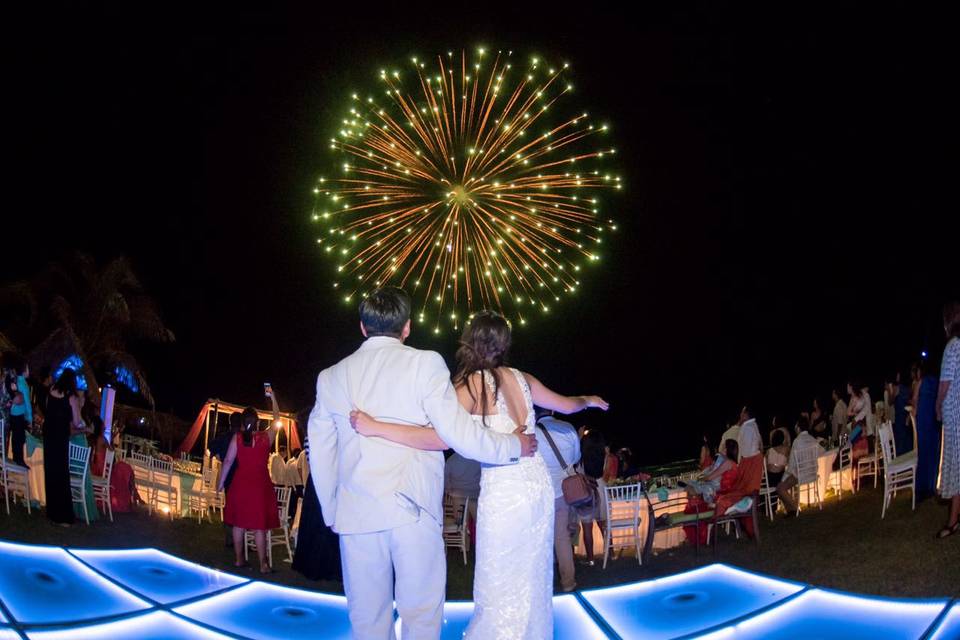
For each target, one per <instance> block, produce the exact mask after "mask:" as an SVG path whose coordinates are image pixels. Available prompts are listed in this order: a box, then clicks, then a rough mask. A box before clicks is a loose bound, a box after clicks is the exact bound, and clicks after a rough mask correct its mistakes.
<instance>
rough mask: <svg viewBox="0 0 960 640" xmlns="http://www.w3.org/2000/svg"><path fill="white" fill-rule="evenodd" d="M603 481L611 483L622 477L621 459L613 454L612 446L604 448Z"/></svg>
mask: <svg viewBox="0 0 960 640" xmlns="http://www.w3.org/2000/svg"><path fill="white" fill-rule="evenodd" d="M603 452H604V461H603V481H604V482H611V481H612V480H616V479H617V478H618V477H620V459H619V458H618V457H617V454H615V453H613V451H612V450H611V449H610V445H607V446H606V447H604V450H603Z"/></svg>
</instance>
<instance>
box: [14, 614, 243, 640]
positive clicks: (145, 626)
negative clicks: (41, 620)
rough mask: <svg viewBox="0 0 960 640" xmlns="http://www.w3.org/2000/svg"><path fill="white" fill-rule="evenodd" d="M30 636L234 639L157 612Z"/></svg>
mask: <svg viewBox="0 0 960 640" xmlns="http://www.w3.org/2000/svg"><path fill="white" fill-rule="evenodd" d="M27 637H28V638H29V639H30V640H100V639H101V638H129V639H131V640H132V639H133V638H136V640H227V639H228V638H230V636H225V635H223V634H222V633H215V632H213V631H209V630H207V629H204V628H203V627H199V626H197V625H195V624H192V623H190V622H187V621H186V620H182V619H180V618H178V617H176V616H174V615H171V614H169V613H167V612H166V611H154V612H152V613H146V614H143V615H140V616H136V617H134V618H125V619H123V620H117V621H115V622H108V623H105V624H96V625H89V626H86V627H70V628H69V629H61V630H58V631H28V632H27Z"/></svg>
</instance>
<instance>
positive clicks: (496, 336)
mask: <svg viewBox="0 0 960 640" xmlns="http://www.w3.org/2000/svg"><path fill="white" fill-rule="evenodd" d="M509 347H510V326H509V324H508V323H507V321H506V320H505V319H504V318H503V317H502V316H500V315H499V314H496V313H493V312H490V311H483V312H480V313H478V314H476V315H475V316H474V317H473V319H472V320H471V321H470V323H469V324H468V325H467V327H466V328H465V329H464V332H463V338H462V340H461V346H460V348H459V349H458V350H457V372H456V373H455V374H454V376H453V384H454V387H455V388H456V390H457V398H458V399H459V401H460V404H461V405H462V406H463V407H464V408H465V409H466V410H467V411H469V412H470V414H471V415H472V416H473V419H474V420H476V421H477V422H478V423H480V424H481V425H482V426H483V427H486V428H488V429H493V430H494V431H498V432H501V433H512V432H516V433H520V432H523V433H528V434H531V433H534V424H535V417H534V411H533V406H534V405H537V406H539V407H543V408H545V409H552V410H554V411H557V412H560V413H567V414H568V413H575V412H577V411H581V410H583V409H587V408H591V407H596V408H600V409H603V410H604V411H606V409H607V406H608V405H607V403H606V402H604V401H603V399H602V398H599V397H597V396H573V397H568V396H562V395H560V394H558V393H555V392H553V391H551V390H550V389H548V388H547V387H545V386H544V385H543V384H542V383H541V382H540V381H539V380H537V379H536V378H534V377H533V376H532V375H530V374H528V373H523V372H521V371H518V370H517V369H513V368H510V367H507V366H506V364H505V363H506V356H507V350H508V349H509ZM351 423H352V424H353V426H354V428H355V429H356V430H357V432H359V433H360V434H361V435H364V436H372V437H380V438H385V439H387V440H391V441H393V442H398V443H400V444H405V445H408V446H411V447H416V448H419V449H430V450H442V449H447V448H448V447H447V445H446V443H444V442H443V440H441V439H440V437H439V436H437V435H436V432H434V431H433V430H432V429H424V428H423V427H418V426H410V425H398V424H392V423H387V422H379V421H377V420H374V419H373V418H371V417H370V416H369V415H367V414H366V413H363V412H362V411H354V412H353V413H352V414H351ZM568 462H569V463H572V462H574V461H572V460H571V461H568ZM553 522H554V488H553V485H552V484H551V480H550V475H549V473H548V471H547V468H546V465H545V464H544V462H543V458H542V457H541V454H540V453H536V454H534V456H533V457H530V458H521V459H520V461H519V462H518V463H517V464H513V465H502V466H498V465H484V466H483V469H482V472H481V477H480V500H479V502H478V505H477V540H476V552H477V568H476V572H475V574H474V581H473V599H474V603H475V605H476V606H475V609H474V614H473V619H472V620H471V621H470V626H469V627H468V628H467V631H466V634H465V636H464V637H466V638H479V639H486V638H498V639H501V638H516V639H530V640H534V639H535V640H541V639H543V638H552V637H553V609H552V604H553Z"/></svg>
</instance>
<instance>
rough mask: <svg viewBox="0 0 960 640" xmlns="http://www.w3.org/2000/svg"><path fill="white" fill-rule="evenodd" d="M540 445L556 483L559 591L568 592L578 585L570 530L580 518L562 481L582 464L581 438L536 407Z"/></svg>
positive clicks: (555, 511) (554, 488)
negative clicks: (569, 502)
mask: <svg viewBox="0 0 960 640" xmlns="http://www.w3.org/2000/svg"><path fill="white" fill-rule="evenodd" d="M537 418H538V420H537V427H538V428H537V443H538V445H539V446H538V450H539V451H540V455H541V456H542V457H543V461H544V462H545V463H546V465H547V470H548V471H549V472H550V479H551V480H552V481H553V493H554V497H555V501H554V505H553V510H554V520H553V551H554V553H555V554H556V556H557V565H558V566H559V567H560V588H561V589H563V590H564V591H565V592H570V591H573V590H574V589H575V588H576V586H577V583H576V580H575V575H574V566H573V542H572V540H571V539H570V529H571V527H573V528H574V529H575V528H576V526H577V519H576V518H575V517H574V514H573V513H571V512H572V509H570V507H569V506H568V505H567V502H566V500H564V498H563V488H562V486H563V479H564V478H566V477H567V475H569V474H568V472H567V469H569V468H571V467H572V466H573V465H575V464H576V463H577V462H579V461H580V438H578V437H577V430H576V429H575V428H574V426H573V425H572V424H570V423H569V422H564V421H563V420H557V419H556V418H555V417H553V411H548V410H546V409H541V408H539V407H537ZM544 430H546V432H547V433H549V434H550V438H551V439H552V440H553V444H554V445H556V447H557V451H558V452H559V453H560V457H562V458H563V461H564V462H565V463H566V467H564V466H563V465H562V464H561V463H560V461H559V460H558V459H557V455H556V453H554V450H553V447H551V446H550V441H549V440H548V439H547V436H546V434H545V433H544Z"/></svg>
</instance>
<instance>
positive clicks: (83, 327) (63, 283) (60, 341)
mask: <svg viewBox="0 0 960 640" xmlns="http://www.w3.org/2000/svg"><path fill="white" fill-rule="evenodd" d="M0 301H6V302H7V303H8V304H13V306H17V307H19V309H20V310H21V313H20V314H19V315H16V314H14V315H13V317H14V318H15V319H17V320H19V322H18V323H17V324H18V325H19V326H17V327H15V328H16V329H18V330H19V331H20V332H21V333H22V334H24V337H26V338H27V339H26V340H18V342H19V343H20V344H36V345H37V346H36V347H35V348H34V349H33V350H32V351H31V354H30V360H31V362H35V363H44V364H47V365H49V366H57V365H58V364H59V363H60V362H62V361H63V360H64V359H65V358H66V357H69V356H71V355H74V354H75V355H77V356H78V357H79V359H80V360H81V361H82V363H83V368H82V371H80V373H82V374H83V376H84V377H85V378H86V379H87V383H88V387H89V391H90V393H91V394H92V395H93V398H92V399H93V400H94V401H99V397H98V396H99V384H98V383H97V375H98V374H100V375H104V374H106V375H107V377H111V376H114V377H115V376H116V374H115V372H117V371H120V370H121V369H122V370H126V371H127V372H129V374H130V376H131V378H132V379H133V380H134V381H135V383H136V386H138V387H139V393H140V395H141V396H142V397H143V398H144V399H145V400H146V401H147V402H148V403H149V405H150V406H151V407H153V406H154V400H153V394H152V393H151V392H150V386H149V385H148V384H147V381H146V379H145V378H144V375H143V370H142V368H141V367H140V365H139V363H138V362H137V360H136V359H135V358H134V357H133V355H132V354H131V353H130V351H129V345H130V344H131V343H132V342H133V341H135V340H149V341H154V342H173V341H174V339H175V338H174V335H173V332H172V331H170V330H169V329H168V328H167V327H166V325H164V323H163V320H162V319H161V317H160V313H159V310H158V308H157V304H156V302H155V301H154V300H153V299H152V298H151V297H150V296H149V295H147V293H146V292H145V291H144V289H143V285H142V284H141V282H140V280H139V278H137V276H136V274H135V273H134V271H133V268H132V266H131V264H130V262H129V260H127V259H126V258H124V257H119V258H115V259H113V260H111V261H109V262H107V263H106V264H105V265H103V266H98V265H97V264H96V262H95V261H94V259H93V258H92V257H91V256H89V255H86V254H83V253H79V252H78V253H75V254H73V255H71V256H69V257H68V258H67V259H66V260H64V261H63V262H60V263H53V264H51V265H49V266H48V267H47V268H46V269H45V270H44V271H43V272H42V273H40V274H39V275H38V276H36V277H34V278H32V279H31V280H29V281H25V282H17V283H13V284H10V285H7V286H6V287H4V288H3V291H2V292H0ZM24 311H25V312H26V313H24ZM37 336H46V337H45V338H43V339H42V340H41V341H40V342H39V344H37V342H36V337H37ZM31 338H33V339H31Z"/></svg>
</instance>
